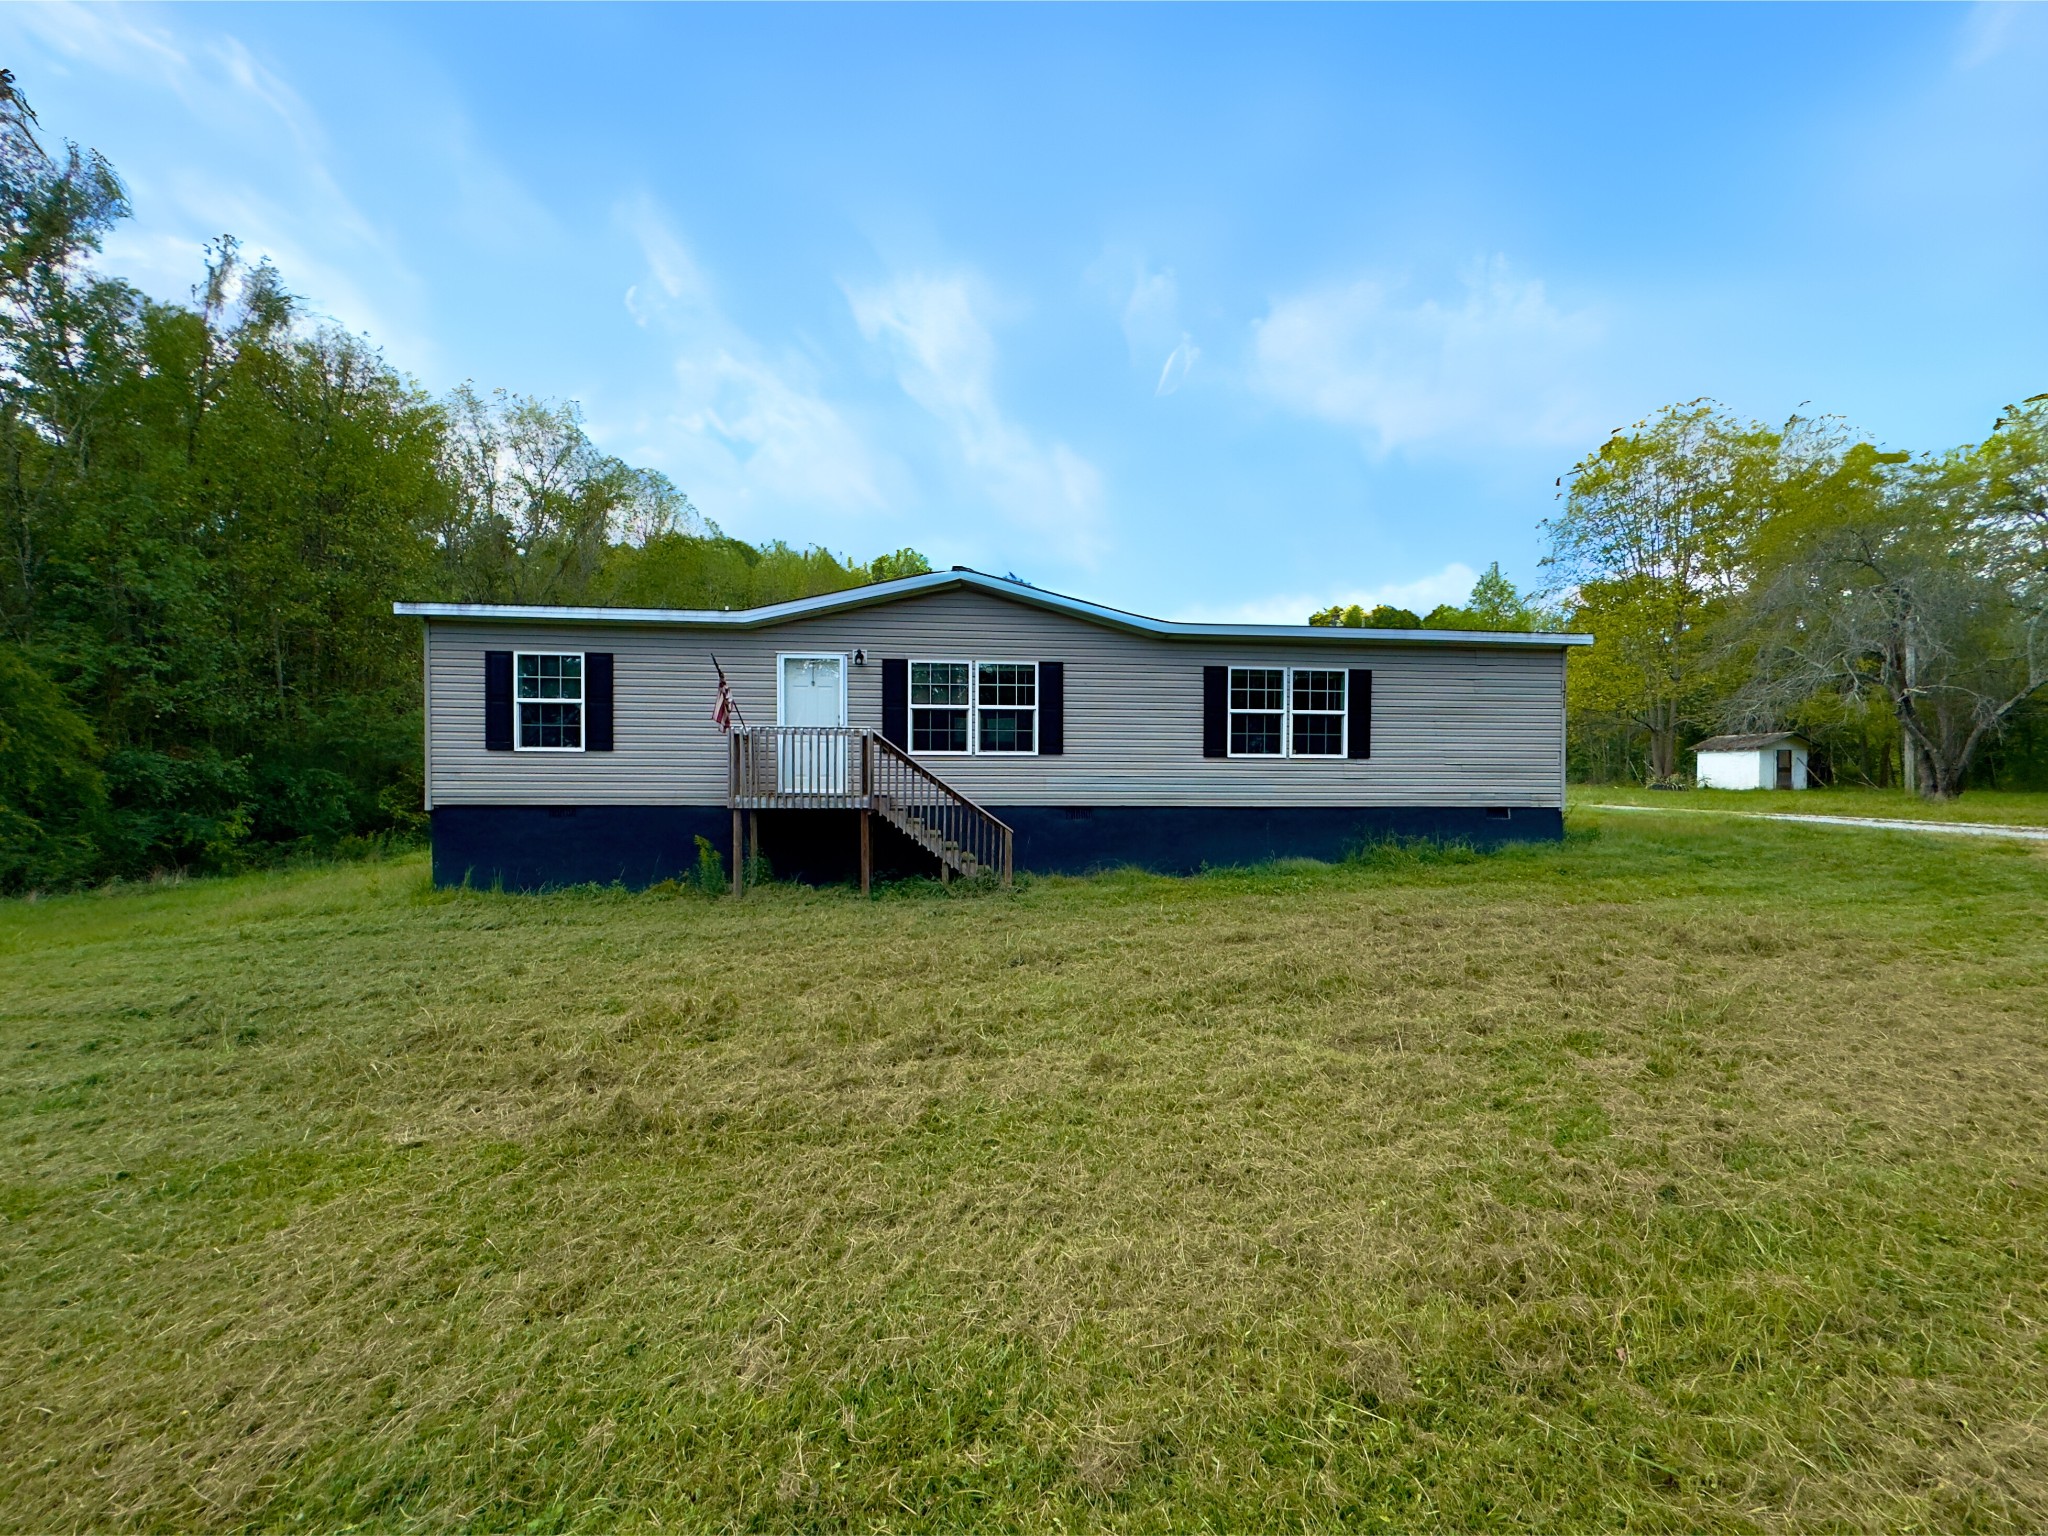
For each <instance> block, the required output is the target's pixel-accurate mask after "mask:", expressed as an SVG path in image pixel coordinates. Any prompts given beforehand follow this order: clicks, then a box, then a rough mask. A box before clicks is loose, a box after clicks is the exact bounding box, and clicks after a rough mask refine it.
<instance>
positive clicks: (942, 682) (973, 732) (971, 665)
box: [910, 661, 1038, 756]
mask: <svg viewBox="0 0 2048 1536" xmlns="http://www.w3.org/2000/svg"><path fill="white" fill-rule="evenodd" d="M910 750H911V751H913V752H971V753H987V754H989V755H992V756H994V755H1002V754H1011V755H1016V756H1026V755H1032V754H1035V753H1036V752H1037V751H1038V663H1037V662H1035V661H981V662H971V661H913V662H912V663H911V664H910Z"/></svg>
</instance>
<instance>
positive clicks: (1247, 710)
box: [1230, 667, 1287, 757]
mask: <svg viewBox="0 0 2048 1536" xmlns="http://www.w3.org/2000/svg"><path fill="white" fill-rule="evenodd" d="M1286 724H1287V674H1286V673H1284V672H1282V671H1281V670H1280V669H1279V668H1278V667H1232V668H1231V669H1230V755H1231V756H1232V757H1278V756H1280V754H1281V753H1282V751H1284V750H1285V749H1284V747H1283V745H1282V743H1284V742H1285V741H1286V739H1287V733H1286Z"/></svg>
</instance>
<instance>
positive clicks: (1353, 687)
mask: <svg viewBox="0 0 2048 1536" xmlns="http://www.w3.org/2000/svg"><path fill="white" fill-rule="evenodd" d="M1347 688H1348V692H1347V693H1346V695H1345V699H1344V703H1345V707H1346V708H1347V709H1348V710H1349V712H1350V715H1351V730H1350V732H1349V735H1350V738H1351V739H1350V740H1349V741H1348V742H1346V743H1345V752H1344V755H1345V756H1346V757H1371V756H1372V669H1371V668H1369V667H1353V668H1352V669H1351V681H1350V682H1349V684H1347Z"/></svg>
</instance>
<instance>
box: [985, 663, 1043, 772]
mask: <svg viewBox="0 0 2048 1536" xmlns="http://www.w3.org/2000/svg"><path fill="white" fill-rule="evenodd" d="M975 671H976V672H977V674H978V676H977V678H976V680H975V684H974V695H975V697H974V704H975V713H976V716H977V718H978V719H979V720H980V722H981V723H980V728H979V730H978V732H977V736H976V745H975V751H977V752H1036V751H1037V750H1038V730H1037V727H1038V663H1037V662H1035V661H984V662H983V663H982V664H981V665H980V666H979V667H977V668H976V669H975Z"/></svg>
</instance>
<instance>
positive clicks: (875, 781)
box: [727, 725, 1014, 890]
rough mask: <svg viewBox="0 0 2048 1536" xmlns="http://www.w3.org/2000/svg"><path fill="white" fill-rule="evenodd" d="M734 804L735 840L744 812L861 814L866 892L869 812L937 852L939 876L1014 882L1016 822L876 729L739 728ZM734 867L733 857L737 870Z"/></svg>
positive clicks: (729, 800) (731, 792) (735, 748)
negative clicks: (987, 806)
mask: <svg viewBox="0 0 2048 1536" xmlns="http://www.w3.org/2000/svg"><path fill="white" fill-rule="evenodd" d="M727 803H728V804H729V805H730V806H731V807H732V809H733V812H734V822H735V827H736V831H735V836H737V822H738V813H739V812H741V811H766V810H855V811H860V812H862V813H863V821H862V825H861V887H862V889H863V890H865V889H866V888H867V885H868V866H869V856H868V855H869V838H868V829H867V823H866V820H865V817H866V816H868V815H874V816H880V817H881V818H882V819H883V820H884V821H887V822H888V823H889V824H890V825H891V826H893V827H895V828H896V829H897V830H899V831H900V832H902V833H903V834H904V835H905V836H907V837H908V838H909V839H910V840H911V841H912V842H914V843H916V844H917V845H918V846H919V847H921V848H923V849H924V850H925V851H926V852H927V853H930V854H931V855H933V856H934V857H935V858H937V859H938V861H939V869H940V874H941V878H947V877H950V876H951V875H954V874H993V875H995V876H996V877H997V878H998V879H1000V880H1001V881H1002V883H1003V884H1004V885H1008V884H1010V880H1011V874H1012V870H1011V859H1012V849H1013V843H1014V836H1013V834H1012V832H1011V830H1010V828H1009V827H1008V826H1007V825H1006V824H1005V823H1004V822H1003V821H1002V820H1001V819H1000V818H999V817H996V816H994V815H991V814H990V813H989V812H988V811H986V810H984V809H983V808H982V807H981V806H979V805H976V804H975V803H974V802H973V801H972V800H970V799H968V798H967V796H965V795H963V794H961V793H960V791H959V790H957V789H955V788H954V787H953V786H952V785H950V784H948V783H947V782H946V781H945V780H944V779H942V778H940V777H939V776H938V775H937V774H935V773H933V772H932V771H931V770H930V769H929V768H927V767H925V766H924V764H922V763H920V762H918V761H917V760H916V759H915V758H913V757H912V756H911V755H910V754H909V753H907V752H905V751H904V750H903V749H902V748H901V747H899V746H897V745H896V744H895V743H894V742H892V741H890V740H888V739H887V738H886V737H884V736H882V735H880V734H879V733H877V732H875V731H864V730H857V729H854V728H852V727H838V726H811V725H775V726H742V727H740V728H739V729H737V730H735V731H734V732H733V733H732V755H731V773H730V782H729V786H728V791H727ZM735 848H736V849H737V842H735ZM737 864H738V859H737V855H736V856H735V874H737V872H738V871H737Z"/></svg>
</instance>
